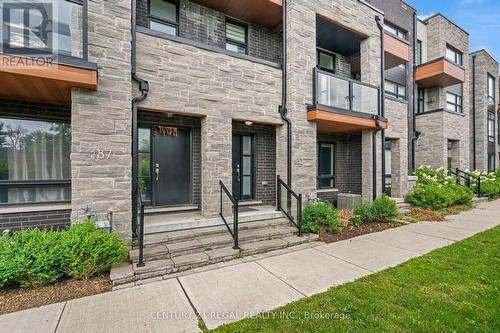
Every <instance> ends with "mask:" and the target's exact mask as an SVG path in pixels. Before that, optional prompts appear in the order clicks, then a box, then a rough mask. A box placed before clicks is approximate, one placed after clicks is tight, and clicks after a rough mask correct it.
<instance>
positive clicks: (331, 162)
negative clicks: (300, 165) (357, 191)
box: [317, 142, 335, 189]
mask: <svg viewBox="0 0 500 333" xmlns="http://www.w3.org/2000/svg"><path fill="white" fill-rule="evenodd" d="M317 178H318V188H319V189H325V188H334V187H335V145H334V144H333V143H324V142H320V143H318V177H317Z"/></svg>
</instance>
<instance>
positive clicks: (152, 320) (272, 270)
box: [0, 200, 500, 333]
mask: <svg viewBox="0 0 500 333" xmlns="http://www.w3.org/2000/svg"><path fill="white" fill-rule="evenodd" d="M498 224H500V200H497V201H493V202H486V203H481V204H479V205H478V207H477V208H475V209H472V210H470V211H467V212H464V213H461V214H459V215H454V216H450V217H449V218H448V221H447V222H436V223H426V222H425V223H417V224H410V225H406V226H402V227H400V228H396V229H389V230H385V231H382V232H378V233H374V234H369V235H364V236H360V237H356V238H354V239H350V240H345V241H341V242H336V243H331V244H319V245H318V246H315V247H313V248H308V249H302V250H297V251H294V252H288V253H285V254H281V255H276V256H271V257H267V258H262V259H257V260H254V261H249V260H247V262H244V261H245V260H240V261H239V262H236V264H226V265H220V266H222V268H217V269H212V270H206V271H202V272H198V273H193V274H191V275H186V276H182V277H178V278H172V279H169V280H165V281H160V282H155V283H150V284H145V285H142V286H138V287H134V288H129V289H123V290H118V291H113V292H109V293H105V294H101V295H96V296H90V297H85V298H81V299H77V300H72V301H69V302H64V303H58V304H52V305H48V306H44V307H41V308H37V309H30V310H25V311H21V312H16V313H12V314H7V315H3V316H0V327H1V328H2V331H4V332H9V333H17V332H35V331H36V332H39V333H45V332H47V333H48V332H50V333H54V332H57V333H61V332H72V333H74V332H120V333H123V332H169V333H173V332H198V331H199V327H198V317H197V316H198V315H199V316H201V317H202V318H203V320H204V322H205V324H206V326H207V327H208V328H209V329H212V328H215V327H217V326H220V325H222V324H224V323H228V322H233V321H237V320H240V319H243V318H245V317H248V316H252V315H255V314H257V313H259V312H261V311H266V310H271V309H273V308H276V307H279V306H281V305H285V304H287V303H290V302H292V301H295V300H298V299H300V298H302V297H305V296H310V295H313V294H316V293H319V292H322V291H326V290H327V289H328V288H330V287H332V286H335V285H339V284H342V283H346V282H348V281H353V280H355V279H357V278H359V277H361V276H364V275H367V274H371V273H372V272H376V271H380V270H383V269H385V268H388V267H391V266H396V265H398V264H400V263H402V262H404V261H407V260H409V259H411V258H414V257H417V256H420V255H423V254H425V253H427V252H430V251H432V250H434V249H437V248H440V247H443V246H446V245H449V244H451V243H453V242H455V241H459V240H462V239H464V238H467V237H470V236H472V235H474V234H476V233H478V232H481V231H484V230H487V229H490V228H493V227H495V226H497V225H498ZM220 266H219V267H220Z"/></svg>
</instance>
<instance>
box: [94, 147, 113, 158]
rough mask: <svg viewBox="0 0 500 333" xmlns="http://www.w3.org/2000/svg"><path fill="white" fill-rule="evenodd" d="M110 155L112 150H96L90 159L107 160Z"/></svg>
mask: <svg viewBox="0 0 500 333" xmlns="http://www.w3.org/2000/svg"><path fill="white" fill-rule="evenodd" d="M112 154H113V151H112V150H104V149H96V150H94V151H93V152H92V153H91V154H90V158H91V159H93V160H109V159H110V158H111V155H112Z"/></svg>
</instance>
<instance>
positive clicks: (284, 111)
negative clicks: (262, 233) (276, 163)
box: [278, 0, 292, 188]
mask: <svg viewBox="0 0 500 333" xmlns="http://www.w3.org/2000/svg"><path fill="white" fill-rule="evenodd" d="M282 24H283V33H282V34H283V51H282V67H283V73H282V85H281V89H282V92H281V105H280V106H279V107H278V112H279V114H280V116H281V119H282V120H283V121H284V122H285V123H286V141H287V152H286V158H287V166H286V168H287V172H286V173H287V177H286V182H287V185H288V186H289V187H290V188H291V187H292V122H291V120H290V118H288V117H287V113H288V110H287V107H286V104H287V68H286V66H287V55H286V52H287V40H286V37H287V36H286V32H287V1H286V0H283V23H282Z"/></svg>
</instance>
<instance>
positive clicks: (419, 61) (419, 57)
mask: <svg viewBox="0 0 500 333" xmlns="http://www.w3.org/2000/svg"><path fill="white" fill-rule="evenodd" d="M416 61H417V65H421V64H422V41H421V40H417V59H416Z"/></svg>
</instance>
